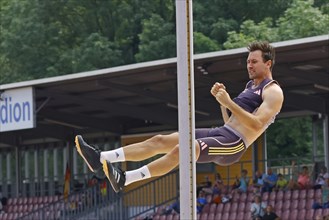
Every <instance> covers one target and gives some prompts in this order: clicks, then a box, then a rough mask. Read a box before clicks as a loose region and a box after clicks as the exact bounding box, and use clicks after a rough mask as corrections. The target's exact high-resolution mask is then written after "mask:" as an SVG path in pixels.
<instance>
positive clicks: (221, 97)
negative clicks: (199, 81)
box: [215, 89, 232, 108]
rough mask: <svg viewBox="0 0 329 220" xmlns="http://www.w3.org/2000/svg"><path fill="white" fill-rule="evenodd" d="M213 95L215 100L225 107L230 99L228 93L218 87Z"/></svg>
mask: <svg viewBox="0 0 329 220" xmlns="http://www.w3.org/2000/svg"><path fill="white" fill-rule="evenodd" d="M215 97H216V100H217V102H219V104H221V105H222V106H224V107H225V108H227V107H228V105H229V103H230V102H231V101H232V100H231V97H230V95H229V94H228V93H227V92H226V90H225V89H219V90H218V92H217V93H216V96H215Z"/></svg>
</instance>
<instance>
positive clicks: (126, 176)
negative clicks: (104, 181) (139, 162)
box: [103, 141, 200, 192]
mask: <svg viewBox="0 0 329 220" xmlns="http://www.w3.org/2000/svg"><path fill="white" fill-rule="evenodd" d="M199 155H200V147H199V144H198V142H197V141H195V158H196V160H197V159H198V158H199ZM178 164H179V146H178V145H176V146H175V147H174V148H173V149H172V150H171V151H170V152H168V153H167V154H166V155H164V156H163V157H161V158H159V159H157V160H155V161H153V162H151V163H149V164H147V165H145V166H143V167H141V168H139V169H136V170H131V171H126V172H123V171H121V170H120V169H118V168H116V167H114V166H113V165H112V164H111V163H110V162H107V161H103V169H104V172H105V175H106V176H107V178H108V179H109V181H110V183H111V185H112V187H113V189H114V191H115V192H119V191H120V190H122V189H123V187H124V186H127V185H129V184H131V183H133V182H136V181H140V180H144V179H147V178H150V177H155V176H162V175H164V174H166V173H168V172H170V171H171V170H172V169H174V168H175V167H177V165H178Z"/></svg>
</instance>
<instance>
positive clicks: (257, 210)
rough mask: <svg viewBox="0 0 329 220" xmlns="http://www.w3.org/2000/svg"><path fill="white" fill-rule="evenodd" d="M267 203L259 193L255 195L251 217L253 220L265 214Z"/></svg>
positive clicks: (258, 219) (251, 207) (259, 219)
mask: <svg viewBox="0 0 329 220" xmlns="http://www.w3.org/2000/svg"><path fill="white" fill-rule="evenodd" d="M265 209H266V203H265V202H262V199H261V197H260V196H259V195H257V196H255V198H254V201H253V203H251V206H250V212H251V217H252V219H253V220H261V219H262V218H263V216H264V214H265Z"/></svg>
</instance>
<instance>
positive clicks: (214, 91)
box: [210, 82, 229, 123]
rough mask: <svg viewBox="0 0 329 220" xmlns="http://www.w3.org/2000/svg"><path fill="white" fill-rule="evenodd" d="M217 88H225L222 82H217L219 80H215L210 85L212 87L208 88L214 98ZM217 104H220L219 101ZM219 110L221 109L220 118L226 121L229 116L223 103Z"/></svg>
mask: <svg viewBox="0 0 329 220" xmlns="http://www.w3.org/2000/svg"><path fill="white" fill-rule="evenodd" d="M219 89H224V90H226V88H225V86H224V84H222V83H219V82H216V83H215V84H214V85H213V86H212V88H211V90H210V93H211V94H212V95H213V96H214V97H215V98H216V94H217V92H218V91H219ZM219 104H220V103H219ZM220 110H221V112H222V118H223V121H224V123H226V122H227V121H228V119H229V116H228V114H227V111H226V107H225V106H223V105H220Z"/></svg>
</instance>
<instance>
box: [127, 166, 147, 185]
mask: <svg viewBox="0 0 329 220" xmlns="http://www.w3.org/2000/svg"><path fill="white" fill-rule="evenodd" d="M150 177H151V173H150V171H149V168H148V167H147V166H146V165H145V166H142V167H141V168H139V169H136V170H131V171H126V182H125V186H127V185H129V184H130V183H133V182H136V181H139V180H144V179H148V178H150Z"/></svg>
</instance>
